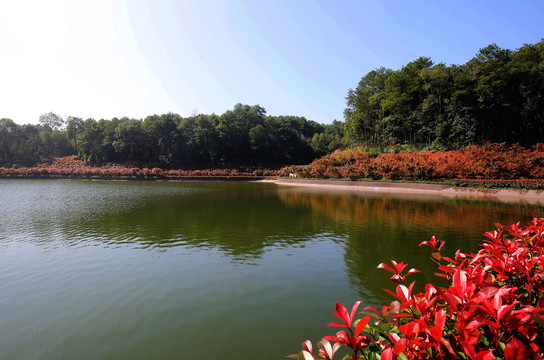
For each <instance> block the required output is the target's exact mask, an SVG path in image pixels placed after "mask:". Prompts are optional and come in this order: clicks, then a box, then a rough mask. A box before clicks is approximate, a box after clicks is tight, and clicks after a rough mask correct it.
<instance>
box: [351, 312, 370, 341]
mask: <svg viewBox="0 0 544 360" xmlns="http://www.w3.org/2000/svg"><path fill="white" fill-rule="evenodd" d="M369 321H370V316H365V317H364V318H362V319H361V320H359V322H358V323H357V326H356V327H355V336H359V335H361V333H362V332H363V330H364V329H365V327H366V326H367V324H368V322H369Z"/></svg>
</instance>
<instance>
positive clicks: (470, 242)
mask: <svg viewBox="0 0 544 360" xmlns="http://www.w3.org/2000/svg"><path fill="white" fill-rule="evenodd" d="M542 211H543V208H542V207H539V206H536V205H529V204H521V203H499V202H489V201H480V200H441V199H435V198H432V197H425V198H418V197H412V198H410V197H395V196H392V195H379V194H373V195H364V194H357V193H346V192H330V191H329V192H327V191H326V190H319V191H318V190H311V189H306V188H294V187H286V186H277V185H275V184H268V183H236V182H113V181H111V182H109V181H59V180H36V181H34V180H0V359H226V360H229V359H282V358H284V357H285V355H288V354H290V353H294V352H298V351H299V350H300V344H301V343H302V341H304V340H306V339H311V340H312V341H314V343H315V342H317V341H318V340H320V338H321V337H322V336H324V335H328V334H332V333H334V332H335V330H334V329H328V328H327V326H326V324H327V323H328V322H331V321H334V316H333V315H332V314H331V313H330V312H329V311H330V310H333V309H334V305H335V303H336V301H341V302H343V303H345V304H349V306H351V304H353V302H355V301H356V300H362V302H363V305H374V306H376V305H380V306H381V305H383V304H386V303H389V302H390V301H391V298H390V297H389V296H388V295H387V294H386V293H384V292H383V291H382V290H381V289H382V288H384V287H388V288H392V284H391V283H390V281H389V276H388V273H387V272H385V271H383V270H378V269H376V266H377V265H378V264H379V263H380V262H385V261H388V260H389V259H395V260H397V261H404V262H408V263H409V265H410V266H412V267H416V268H418V269H420V270H422V271H423V272H424V274H417V275H415V276H414V277H413V278H414V280H416V284H418V286H421V287H422V286H423V284H424V283H425V282H429V281H434V278H433V276H432V275H430V274H432V272H433V271H434V265H433V264H432V263H431V261H430V260H428V258H427V257H428V254H429V248H427V247H423V248H419V247H418V244H419V243H420V242H421V241H423V240H428V239H430V237H431V235H437V236H438V237H439V238H440V239H443V240H446V248H445V250H446V253H448V252H449V253H453V252H455V250H457V249H458V248H461V249H462V250H463V251H465V252H470V251H475V250H477V245H478V243H480V242H481V240H482V238H483V237H482V233H483V232H485V231H488V230H492V229H493V228H494V223H495V222H502V223H504V224H510V223H513V222H517V221H521V222H522V223H527V222H528V221H529V220H530V219H531V218H532V217H535V216H541V215H542Z"/></svg>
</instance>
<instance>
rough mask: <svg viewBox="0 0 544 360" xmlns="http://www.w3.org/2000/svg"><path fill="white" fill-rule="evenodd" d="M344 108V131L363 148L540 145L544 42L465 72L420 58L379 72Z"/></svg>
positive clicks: (484, 56)
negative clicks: (372, 146) (490, 143)
mask: <svg viewBox="0 0 544 360" xmlns="http://www.w3.org/2000/svg"><path fill="white" fill-rule="evenodd" d="M346 102H347V108H346V109H345V111H344V115H345V120H346V132H347V135H348V136H349V138H350V139H351V140H352V142H354V143H357V144H360V143H366V144H372V145H374V146H387V145H391V144H397V145H398V144H411V145H416V146H418V147H424V146H431V145H433V146H435V147H441V148H447V149H458V148H460V147H463V146H466V145H469V144H483V143H485V142H493V143H501V142H506V143H519V144H521V145H523V146H529V145H534V144H536V143H538V142H541V141H542V139H543V136H544V40H541V41H540V42H538V43H536V44H534V45H528V44H526V45H523V46H522V47H521V48H519V49H518V50H516V51H512V50H507V49H501V48H500V47H498V46H497V45H494V44H493V45H489V46H487V47H485V48H482V49H480V50H479V52H478V53H477V54H476V56H474V57H473V58H472V59H470V60H469V61H468V62H467V63H465V64H463V65H451V66H446V65H445V64H443V63H439V64H434V63H433V61H432V60H431V59H430V58H428V57H420V58H419V59H417V60H414V61H412V62H410V63H408V64H406V65H405V66H404V67H402V69H400V70H391V69H386V68H383V67H382V68H378V69H376V70H372V71H370V72H369V73H367V74H366V75H365V76H363V77H362V79H361V81H360V82H359V84H358V86H357V87H356V88H355V89H351V90H349V92H348V95H347V97H346Z"/></svg>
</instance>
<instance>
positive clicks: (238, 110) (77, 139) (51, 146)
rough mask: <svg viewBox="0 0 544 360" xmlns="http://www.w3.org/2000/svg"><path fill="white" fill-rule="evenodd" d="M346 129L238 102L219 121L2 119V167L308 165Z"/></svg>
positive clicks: (338, 143)
mask: <svg viewBox="0 0 544 360" xmlns="http://www.w3.org/2000/svg"><path fill="white" fill-rule="evenodd" d="M347 145H348V143H347V139H346V138H345V136H344V124H343V123H342V122H340V121H334V122H333V123H332V124H328V125H322V124H319V123H317V122H315V121H310V120H307V119H306V118H304V117H297V116H267V115H266V110H265V109H264V108H263V107H261V106H259V105H254V106H249V105H242V104H237V105H235V106H234V109H232V110H228V111H226V112H225V113H223V114H222V115H215V114H212V115H204V114H199V115H194V116H190V117H187V118H183V117H181V116H179V115H177V114H172V113H168V114H163V115H152V116H148V117H146V118H145V119H143V120H138V119H129V118H121V119H118V118H113V119H111V120H104V119H101V120H98V121H96V120H94V119H87V120H83V119H81V118H77V117H67V118H66V119H63V118H62V117H60V116H59V115H57V114H55V113H46V114H43V115H41V116H40V120H39V124H38V125H31V124H28V125H22V126H20V125H18V124H16V123H15V122H14V121H12V120H10V119H5V118H4V119H0V166H2V165H4V166H5V165H13V164H17V165H21V166H31V165H35V164H38V163H43V162H51V161H52V160H53V159H54V158H58V157H64V156H70V155H77V156H78V158H79V159H80V160H83V161H85V162H87V163H91V164H95V165H102V164H108V163H123V164H131V165H134V166H139V167H144V166H147V167H155V166H156V167H161V168H174V167H175V168H194V169H198V168H217V167H234V166H251V167H257V166H259V167H279V166H281V165H286V164H298V163H308V162H310V161H311V160H313V159H315V158H316V157H318V156H322V155H324V154H327V153H330V152H331V151H333V150H334V149H336V148H340V147H346V146H347Z"/></svg>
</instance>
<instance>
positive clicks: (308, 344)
mask: <svg viewBox="0 0 544 360" xmlns="http://www.w3.org/2000/svg"><path fill="white" fill-rule="evenodd" d="M302 348H303V349H304V350H306V351H307V352H309V353H310V354H313V351H312V342H311V341H310V340H306V341H305V342H303V343H302Z"/></svg>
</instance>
